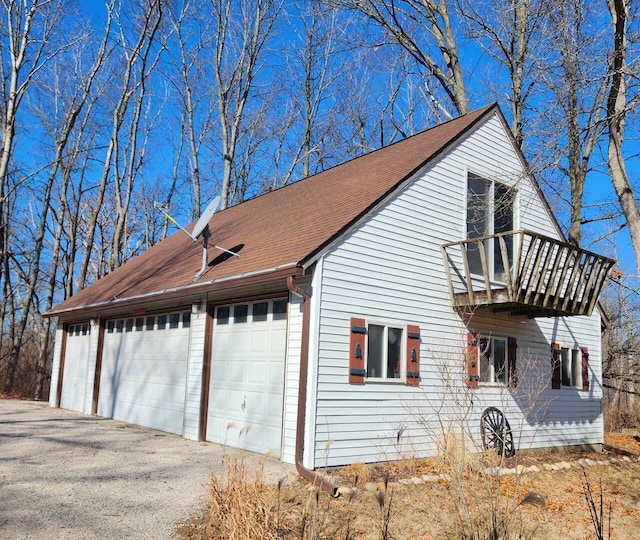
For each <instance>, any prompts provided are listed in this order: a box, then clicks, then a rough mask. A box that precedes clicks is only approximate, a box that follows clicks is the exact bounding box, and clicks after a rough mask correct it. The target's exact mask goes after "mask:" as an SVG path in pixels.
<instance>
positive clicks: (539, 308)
mask: <svg viewBox="0 0 640 540" xmlns="http://www.w3.org/2000/svg"><path fill="white" fill-rule="evenodd" d="M442 254H443V258H444V265H445V272H446V276H447V280H448V283H449V291H450V293H451V298H452V302H453V305H454V307H455V308H456V309H461V310H463V309H468V308H481V307H488V308H491V309H492V310H493V311H510V312H511V313H512V314H514V315H528V316H529V317H551V316H567V315H591V312H592V311H593V308H594V306H595V304H596V302H597V301H598V296H599V295H600V291H601V290H602V287H603V286H604V283H605V280H606V279H607V276H608V275H609V271H610V270H611V267H612V266H613V265H614V263H615V261H613V260H612V259H609V258H607V257H602V256H600V255H598V254H596V253H592V252H590V251H586V250H584V249H580V248H577V247H575V246H572V245H571V244H567V243H566V242H561V241H558V240H555V239H553V238H549V237H547V236H543V235H541V234H537V233H534V232H531V231H523V230H521V231H510V232H506V233H501V234H496V235H492V236H485V237H482V238H474V239H471V240H464V241H462V242H451V243H448V244H445V245H443V246H442Z"/></svg>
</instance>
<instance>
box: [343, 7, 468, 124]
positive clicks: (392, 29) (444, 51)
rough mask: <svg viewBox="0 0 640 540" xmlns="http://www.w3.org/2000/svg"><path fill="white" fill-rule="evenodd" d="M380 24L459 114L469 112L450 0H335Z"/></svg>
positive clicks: (387, 35)
mask: <svg viewBox="0 0 640 540" xmlns="http://www.w3.org/2000/svg"><path fill="white" fill-rule="evenodd" d="M334 1H335V2H337V4H338V5H341V6H343V7H346V8H349V9H353V10H356V11H358V12H360V13H362V14H363V15H364V16H365V17H367V18H368V19H369V20H371V21H372V22H373V23H375V24H376V25H378V26H379V27H380V28H381V29H382V30H383V31H384V36H383V39H385V38H386V39H390V42H391V43H393V44H396V45H399V46H401V47H402V48H403V49H405V50H406V51H407V52H408V53H409V54H410V55H411V57H412V58H413V59H414V60H415V61H416V62H417V64H418V65H419V66H421V67H422V68H424V69H425V70H426V71H427V73H428V74H429V75H430V76H432V77H433V78H434V79H435V80H436V81H437V84H438V85H439V87H440V89H441V90H442V91H443V92H444V94H445V95H446V96H447V98H448V99H449V100H450V102H451V104H452V105H453V106H454V108H455V110H456V111H457V112H458V113H459V114H464V113H466V112H468V111H469V103H468V99H467V88H466V84H465V77H464V74H463V69H462V63H461V60H460V55H459V53H458V45H457V42H456V33H455V29H454V24H453V22H452V19H451V14H450V10H449V2H448V1H447V0H399V1H395V0H382V1H376V0H358V1H354V0H334Z"/></svg>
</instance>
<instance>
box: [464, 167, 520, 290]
mask: <svg viewBox="0 0 640 540" xmlns="http://www.w3.org/2000/svg"><path fill="white" fill-rule="evenodd" d="M472 180H475V181H480V182H484V183H485V184H486V185H487V186H488V188H487V191H486V194H485V195H484V196H485V197H486V199H487V200H486V202H485V208H484V213H485V216H484V219H485V221H486V222H487V223H486V228H487V230H486V231H484V233H483V234H481V235H480V236H470V235H469V227H470V222H469V214H470V212H469V209H470V205H469V201H470V193H471V189H470V182H471V181H472ZM498 185H499V186H500V189H503V190H504V192H505V193H509V194H510V195H511V229H510V230H512V231H515V230H517V229H518V222H519V219H518V218H519V213H518V191H517V189H516V187H515V186H510V185H508V184H507V183H505V182H502V181H500V180H496V179H492V178H487V177H486V176H485V175H482V174H477V173H475V172H472V171H467V173H466V183H465V215H464V235H465V239H466V240H473V239H477V238H483V237H486V236H493V235H494V234H500V233H503V232H507V231H499V232H497V233H496V232H495V229H496V217H497V214H496V191H497V190H496V187H497V186H498ZM476 222H479V221H478V220H476ZM476 222H473V223H476ZM472 246H473V247H472ZM507 246H508V247H507V249H509V250H510V254H509V256H510V261H509V262H510V265H511V266H513V265H514V264H515V262H516V261H517V260H518V253H517V248H518V245H517V242H513V239H511V242H510V243H508V244H507ZM484 248H485V260H486V263H487V266H488V268H489V279H491V280H492V281H497V282H502V281H504V278H503V277H502V276H503V275H504V273H505V272H506V270H505V269H503V268H501V271H498V268H497V266H498V265H499V266H500V267H502V259H501V257H499V258H497V259H496V251H499V249H500V248H499V243H498V240H497V239H494V240H493V242H491V243H485V245H484ZM466 249H467V260H468V262H469V269H470V271H471V274H472V275H474V276H482V271H481V266H480V267H478V266H477V265H480V255H479V254H477V255H475V256H470V255H469V252H470V251H471V252H473V251H479V248H476V247H475V244H468V245H467V248H466ZM471 257H477V258H478V260H477V261H476V262H475V263H473V261H472V260H471ZM472 263H473V264H472ZM477 270H480V272H478V271H477Z"/></svg>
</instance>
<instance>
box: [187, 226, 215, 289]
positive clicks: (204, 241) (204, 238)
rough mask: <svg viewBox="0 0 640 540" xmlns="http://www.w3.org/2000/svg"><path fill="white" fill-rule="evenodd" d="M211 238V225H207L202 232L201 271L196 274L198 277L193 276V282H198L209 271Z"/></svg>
mask: <svg viewBox="0 0 640 540" xmlns="http://www.w3.org/2000/svg"><path fill="white" fill-rule="evenodd" d="M189 236H191V235H189ZM210 236H211V231H209V225H207V226H206V227H205V228H204V229H203V230H202V266H201V267H200V270H198V271H197V272H196V275H195V276H193V281H198V280H199V279H200V278H201V277H202V275H203V274H204V273H205V272H206V270H207V262H208V258H207V247H208V245H209V237H210Z"/></svg>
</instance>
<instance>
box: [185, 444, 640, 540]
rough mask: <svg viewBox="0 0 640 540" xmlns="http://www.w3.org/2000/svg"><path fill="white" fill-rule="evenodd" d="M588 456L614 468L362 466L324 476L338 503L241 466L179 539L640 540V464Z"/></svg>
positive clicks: (552, 457) (438, 461)
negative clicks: (503, 471) (510, 470)
mask: <svg viewBox="0 0 640 540" xmlns="http://www.w3.org/2000/svg"><path fill="white" fill-rule="evenodd" d="M625 437H626V439H625V440H627V442H629V443H630V444H631V442H632V441H633V442H635V440H634V439H633V437H632V436H628V435H627V436H625ZM618 440H622V439H621V438H620V437H619V438H618ZM583 456H585V455H583ZM588 456H590V457H591V458H593V457H598V459H599V460H600V461H604V460H610V459H613V460H615V461H613V462H610V463H608V464H600V465H593V466H589V467H586V468H584V467H581V466H579V465H577V464H575V461H576V460H577V459H578V458H579V457H580V456H579V455H577V454H571V455H565V454H558V453H553V454H544V455H541V454H537V455H535V459H530V460H529V461H528V462H527V463H537V464H538V465H539V469H540V472H526V473H522V474H509V475H499V474H493V473H489V472H487V471H495V469H493V467H496V466H500V465H502V466H503V467H506V466H511V465H513V464H514V463H515V461H514V462H513V463H512V462H509V463H505V462H503V460H502V459H501V458H498V457H497V456H495V455H487V456H483V458H482V459H478V460H474V461H470V462H468V463H467V464H465V465H463V466H457V465H456V463H459V462H453V463H452V462H451V461H450V460H448V459H446V458H442V457H441V458H432V459H426V460H406V461H402V462H396V463H390V464H385V465H384V466H382V465H381V466H370V465H366V464H363V463H357V464H354V465H350V466H349V467H344V468H341V469H336V470H330V471H326V474H327V475H329V476H331V478H332V479H333V480H334V481H335V482H337V483H338V485H340V486H343V489H342V490H341V492H342V496H341V497H340V498H338V499H332V498H331V497H329V496H328V495H326V494H325V493H323V492H320V491H319V490H317V489H316V488H314V487H313V486H310V485H309V484H307V483H305V482H304V481H301V480H292V479H287V480H282V481H280V482H279V483H277V484H275V485H274V484H269V483H266V482H265V481H264V474H263V472H264V471H263V470H258V471H253V470H247V468H246V467H245V465H244V464H243V462H242V461H238V460H229V461H227V462H226V463H225V469H224V473H223V474H222V475H221V476H220V478H216V479H213V480H212V481H211V493H210V498H209V501H208V503H207V505H206V507H205V508H204V510H203V512H202V514H201V515H200V516H197V517H195V518H193V519H191V520H189V521H188V522H186V523H184V524H182V525H181V526H180V527H179V529H178V536H179V537H180V538H182V539H193V540H195V539H199V540H223V539H229V540H245V539H246V540H248V539H255V538H261V539H272V538H273V539H282V540H291V539H301V540H302V539H306V540H321V539H325V540H350V539H352V540H356V539H358V540H366V539H371V540H374V539H375V540H380V539H384V540H391V539H396V540H404V539H412V538H421V539H425V538H427V539H428V538H432V539H437V538H462V539H474V540H475V539H478V540H479V539H508V538H514V539H515V538H518V539H528V538H532V539H533V538H541V539H542V538H555V537H558V538H560V537H561V538H569V539H571V538H575V539H581V540H582V539H585V538H616V539H625V538H629V539H630V538H636V537H637V531H638V529H639V528H640V495H638V491H637V485H638V484H639V483H640V463H638V462H637V460H636V461H633V460H629V461H627V460H625V459H622V458H621V457H620V456H618V455H615V454H604V455H600V454H598V455H597V456H595V455H593V454H590V455H588ZM525 458H527V456H523V463H524V462H525V461H524V460H525ZM513 459H514V460H515V459H517V457H516V458H513ZM563 460H567V463H570V462H573V463H574V464H573V465H572V466H571V467H570V468H568V469H559V470H553V471H547V470H545V469H544V467H542V463H557V462H559V461H563ZM585 486H588V487H589V490H590V499H589V498H587V490H585ZM594 504H595V506H594ZM600 508H602V511H600ZM594 509H595V511H596V514H595V515H596V516H597V519H596V520H595V521H598V520H599V521H598V524H597V523H596V522H595V521H594V517H593V515H594V514H593V512H594ZM569 516H570V521H568V517H569ZM609 520H610V521H609ZM596 525H598V527H599V528H597V527H596ZM609 527H610V532H608V531H609ZM597 531H599V533H597Z"/></svg>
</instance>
